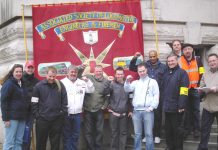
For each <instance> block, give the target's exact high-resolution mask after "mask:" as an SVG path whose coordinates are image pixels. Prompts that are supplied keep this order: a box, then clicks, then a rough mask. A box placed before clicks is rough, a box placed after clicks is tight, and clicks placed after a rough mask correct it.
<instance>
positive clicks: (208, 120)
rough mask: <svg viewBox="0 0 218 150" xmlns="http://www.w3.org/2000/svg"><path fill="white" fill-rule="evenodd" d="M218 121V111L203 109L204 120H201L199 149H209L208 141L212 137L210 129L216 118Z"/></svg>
mask: <svg viewBox="0 0 218 150" xmlns="http://www.w3.org/2000/svg"><path fill="white" fill-rule="evenodd" d="M215 117H216V120H217V122H218V112H214V113H210V112H209V111H207V110H206V109H203V113H202V119H201V120H202V121H201V140H200V144H199V146H198V150H207V149H208V141H209V138H210V130H211V126H212V124H213V121H214V118H215Z"/></svg>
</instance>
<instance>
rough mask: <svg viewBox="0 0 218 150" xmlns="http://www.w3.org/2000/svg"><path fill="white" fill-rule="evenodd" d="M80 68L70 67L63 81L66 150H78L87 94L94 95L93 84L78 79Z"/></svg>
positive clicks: (87, 80)
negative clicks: (65, 110) (66, 100)
mask: <svg viewBox="0 0 218 150" xmlns="http://www.w3.org/2000/svg"><path fill="white" fill-rule="evenodd" d="M78 71H79V70H78V67H76V66H74V65H71V66H69V67H68V74H67V77H65V78H64V79H62V80H61V82H62V83H63V84H64V86H65V88H66V90H67V97H68V115H67V116H66V117H65V121H64V129H63V142H64V150H77V145H78V139H79V135H80V125H81V113H82V108H83V100H84V96H85V93H93V92H94V90H95V88H94V85H93V83H92V82H91V81H90V80H89V79H88V78H86V77H82V80H81V79H79V78H77V77H78Z"/></svg>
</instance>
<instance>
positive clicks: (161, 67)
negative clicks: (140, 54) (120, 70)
mask: <svg viewBox="0 0 218 150" xmlns="http://www.w3.org/2000/svg"><path fill="white" fill-rule="evenodd" d="M136 61H137V57H133V59H132V60H131V62H130V65H129V70H131V71H134V72H137V65H136ZM145 65H146V67H147V74H148V76H149V77H150V78H152V79H155V80H156V81H157V83H158V86H159V88H160V92H161V87H162V82H163V75H164V73H165V72H166V70H167V66H166V65H165V64H163V63H161V62H160V61H159V60H158V61H157V63H156V65H152V64H151V61H150V60H148V61H146V62H145Z"/></svg>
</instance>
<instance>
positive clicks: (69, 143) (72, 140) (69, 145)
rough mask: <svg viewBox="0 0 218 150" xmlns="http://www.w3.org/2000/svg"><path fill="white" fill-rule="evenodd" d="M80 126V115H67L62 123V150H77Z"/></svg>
mask: <svg viewBox="0 0 218 150" xmlns="http://www.w3.org/2000/svg"><path fill="white" fill-rule="evenodd" d="M80 125H81V114H80V113H79V114H72V115H67V116H66V117H65V121H64V129H63V133H64V135H63V142H64V150H77V145H78V140H79V134H80Z"/></svg>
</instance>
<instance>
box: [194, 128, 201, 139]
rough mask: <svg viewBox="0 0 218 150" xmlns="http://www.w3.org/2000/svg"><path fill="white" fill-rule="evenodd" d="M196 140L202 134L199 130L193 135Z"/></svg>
mask: <svg viewBox="0 0 218 150" xmlns="http://www.w3.org/2000/svg"><path fill="white" fill-rule="evenodd" d="M193 137H194V138H199V137H200V132H199V131H198V130H195V131H194V133H193Z"/></svg>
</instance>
